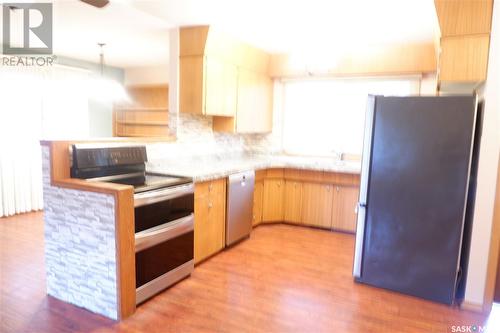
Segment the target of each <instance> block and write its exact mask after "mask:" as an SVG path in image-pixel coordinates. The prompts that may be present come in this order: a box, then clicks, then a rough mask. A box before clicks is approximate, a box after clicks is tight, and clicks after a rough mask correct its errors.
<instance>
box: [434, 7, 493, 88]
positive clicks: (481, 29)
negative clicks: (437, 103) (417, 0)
mask: <svg viewBox="0 0 500 333" xmlns="http://www.w3.org/2000/svg"><path fill="white" fill-rule="evenodd" d="M434 3H435V6H436V13H437V16H438V20H439V27H440V30H441V39H440V48H441V52H440V56H439V71H438V73H439V75H438V80H439V82H440V84H439V86H440V87H442V86H443V85H441V82H443V83H445V84H448V83H472V84H474V85H475V84H477V83H479V82H482V81H485V80H486V75H487V69H488V53H489V41H490V32H491V18H492V8H493V0H453V1H452V0H435V1H434Z"/></svg>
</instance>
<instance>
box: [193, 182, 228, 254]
mask: <svg viewBox="0 0 500 333" xmlns="http://www.w3.org/2000/svg"><path fill="white" fill-rule="evenodd" d="M225 224H226V179H225V178H224V179H218V180H214V181H209V182H203V183H197V184H196V187H195V200H194V261H195V263H198V262H200V261H202V260H204V259H206V258H208V257H210V256H211V255H213V254H215V253H217V252H218V251H220V250H222V249H223V248H224V243H225Z"/></svg>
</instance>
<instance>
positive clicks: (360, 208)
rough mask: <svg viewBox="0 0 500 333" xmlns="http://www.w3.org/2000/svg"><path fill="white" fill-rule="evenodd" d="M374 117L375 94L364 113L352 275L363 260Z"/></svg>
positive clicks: (359, 274)
mask: <svg viewBox="0 0 500 333" xmlns="http://www.w3.org/2000/svg"><path fill="white" fill-rule="evenodd" d="M374 117H375V96H368V103H367V107H366V115H365V133H364V137H363V156H362V160H361V181H360V186H359V199H358V200H359V201H358V205H357V213H358V217H357V224H356V245H355V248H354V263H353V270H352V275H353V276H354V277H355V278H360V277H361V266H362V261H363V241H364V235H365V219H366V204H367V202H368V180H369V178H370V175H369V174H370V163H371V161H370V160H371V145H372V135H373V133H372V132H373V121H374Z"/></svg>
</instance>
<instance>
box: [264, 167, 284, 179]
mask: <svg viewBox="0 0 500 333" xmlns="http://www.w3.org/2000/svg"><path fill="white" fill-rule="evenodd" d="M283 176H284V171H283V169H281V168H280V169H267V172H266V177H267V178H283Z"/></svg>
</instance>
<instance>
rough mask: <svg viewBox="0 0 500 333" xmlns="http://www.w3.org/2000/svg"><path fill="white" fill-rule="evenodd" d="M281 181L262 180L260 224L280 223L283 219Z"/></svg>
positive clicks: (282, 184) (282, 185)
mask: <svg viewBox="0 0 500 333" xmlns="http://www.w3.org/2000/svg"><path fill="white" fill-rule="evenodd" d="M284 189H285V186H284V182H283V179H266V180H264V196H263V204H262V222H281V221H283V217H284V193H285V192H284Z"/></svg>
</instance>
